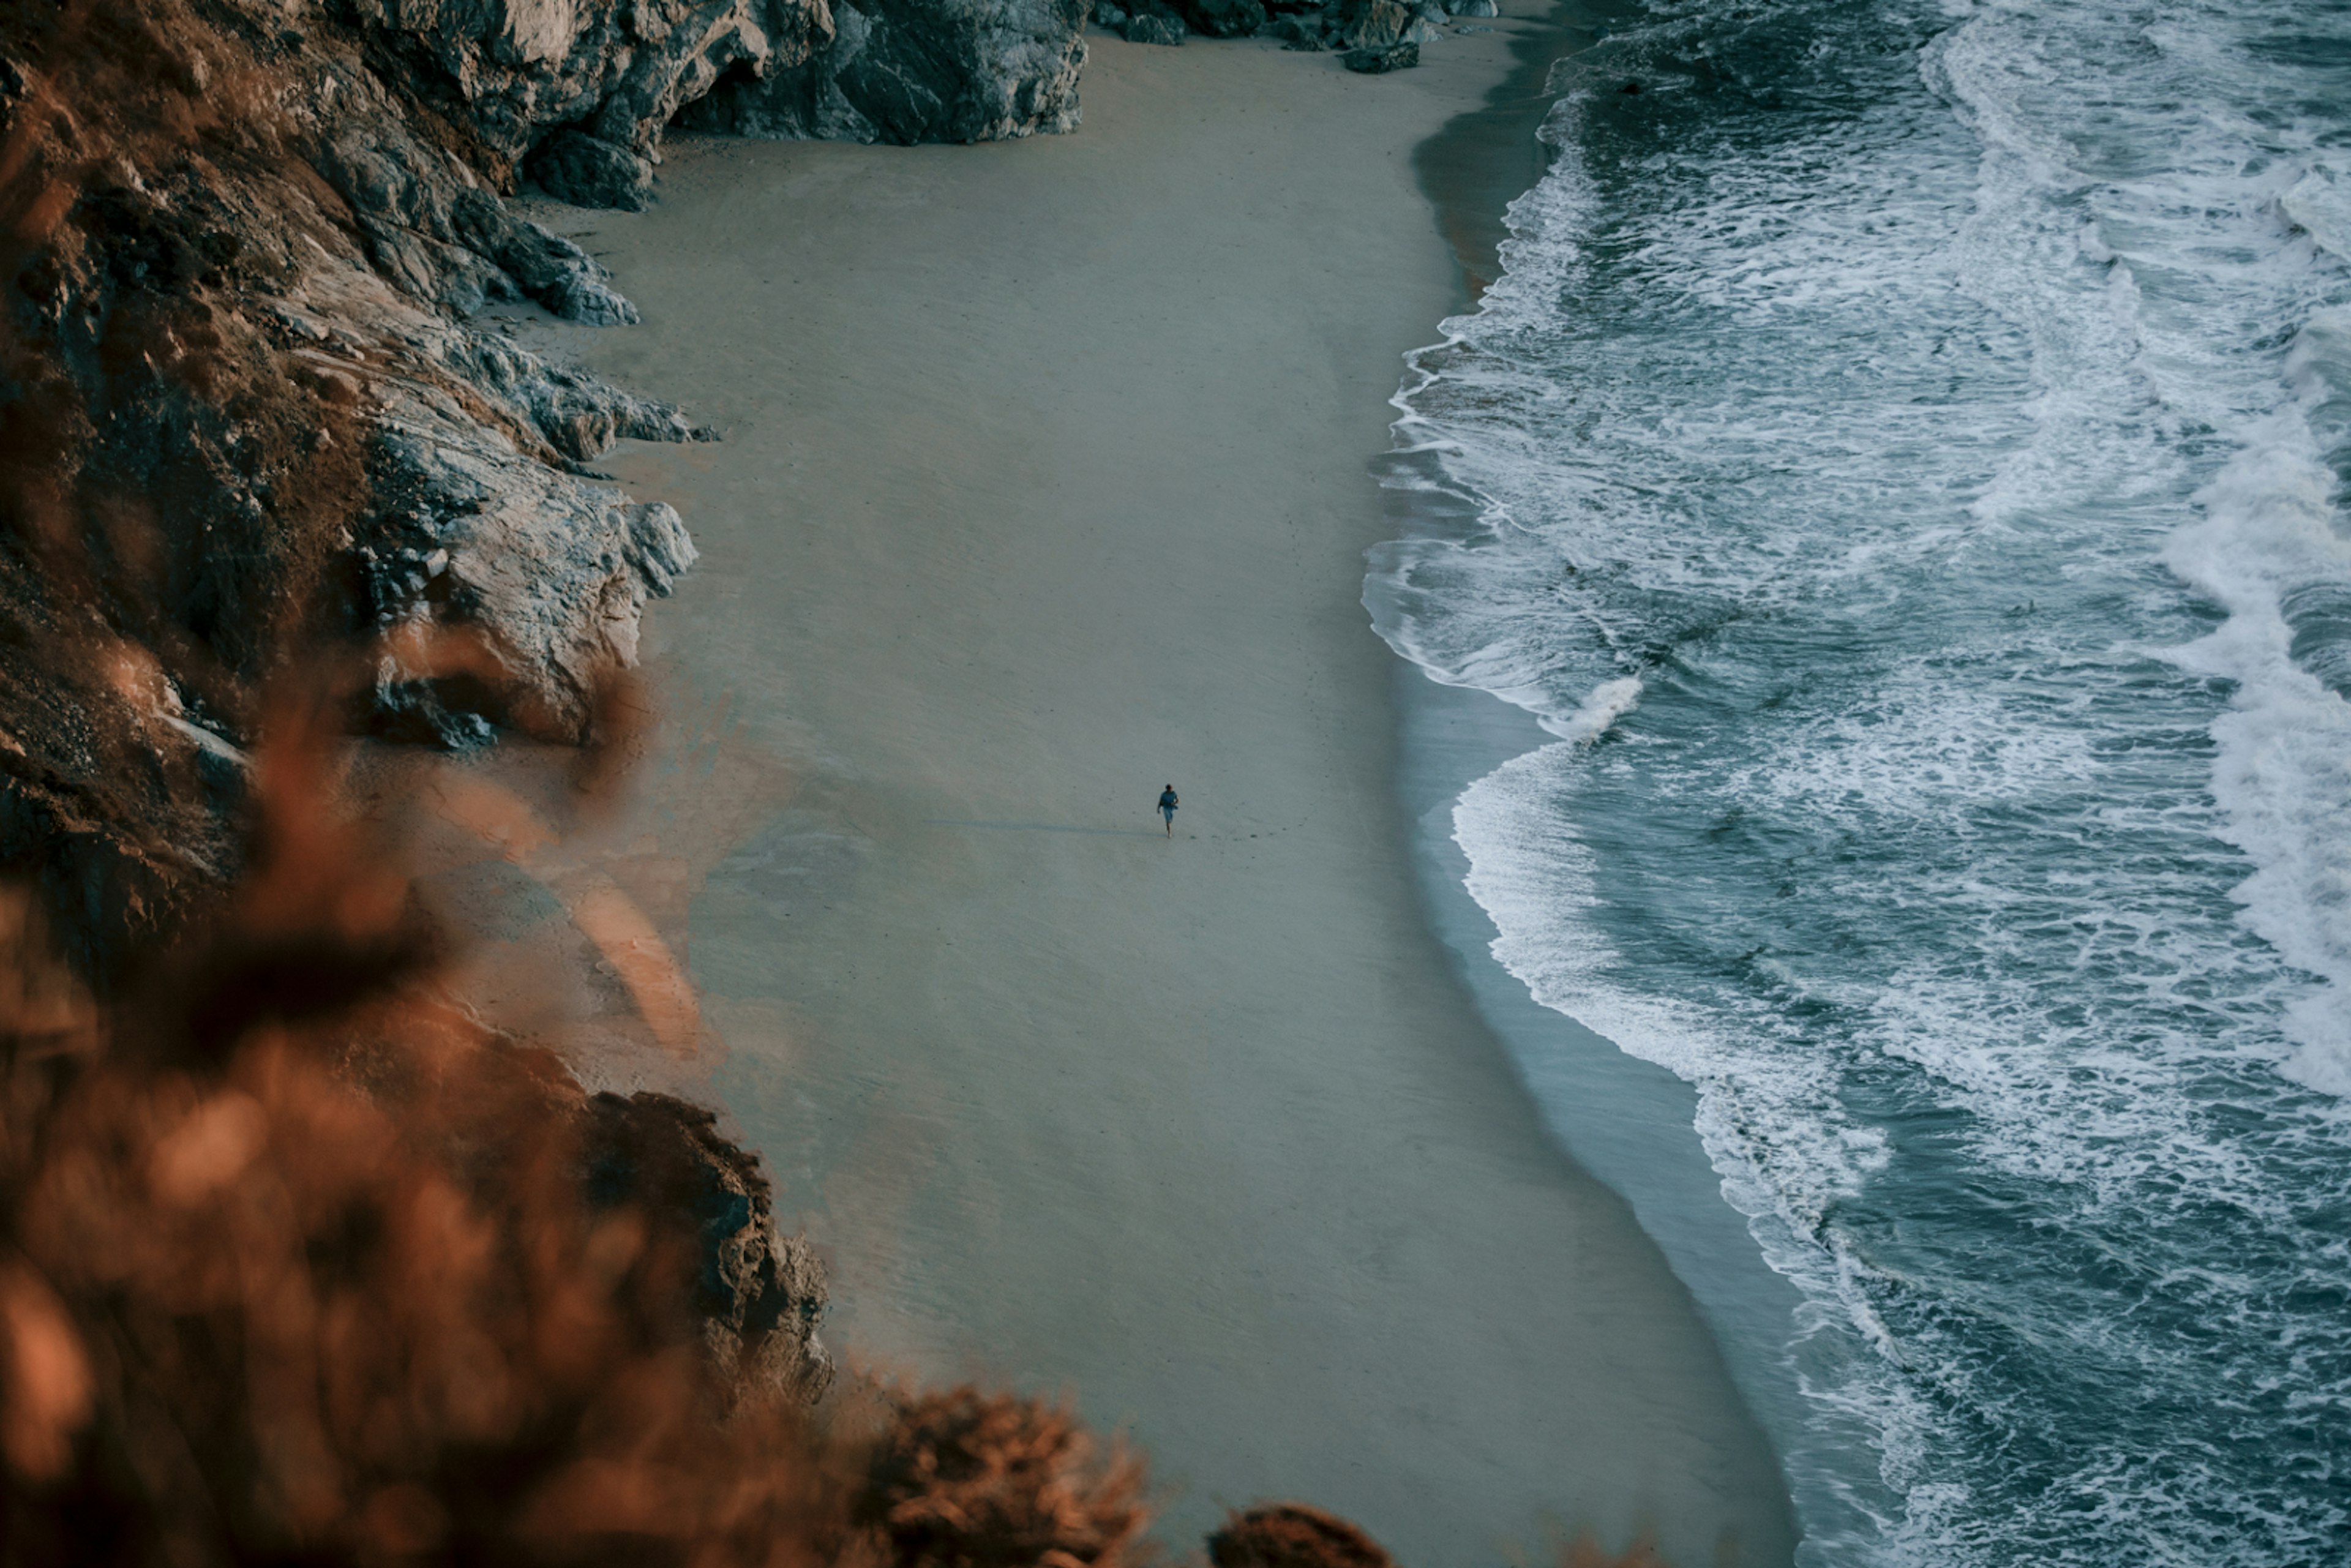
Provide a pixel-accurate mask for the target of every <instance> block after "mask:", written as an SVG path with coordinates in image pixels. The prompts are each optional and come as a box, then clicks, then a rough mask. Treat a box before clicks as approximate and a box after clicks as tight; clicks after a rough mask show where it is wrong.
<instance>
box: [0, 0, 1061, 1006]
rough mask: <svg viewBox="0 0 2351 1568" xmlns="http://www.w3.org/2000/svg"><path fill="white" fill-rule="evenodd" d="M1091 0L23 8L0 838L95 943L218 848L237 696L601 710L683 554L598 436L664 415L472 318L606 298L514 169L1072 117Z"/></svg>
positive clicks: (263, 0) (142, 923) (385, 721)
mask: <svg viewBox="0 0 2351 1568" xmlns="http://www.w3.org/2000/svg"><path fill="white" fill-rule="evenodd" d="M1081 22H1082V16H1081V5H1079V4H1078V0H873V3H872V4H871V5H868V6H866V7H865V8H862V9H859V8H852V7H851V6H850V5H846V4H843V5H839V6H832V5H828V4H827V0H148V3H141V0H68V3H67V4H66V5H62V6H47V5H43V6H24V7H16V8H13V9H12V10H11V11H10V13H9V14H8V16H6V17H5V19H0V218H5V240H0V256H5V271H6V275H7V278H8V289H7V298H6V303H5V312H0V387H5V392H4V393H0V452H5V464H0V637H5V640H6V642H7V644H8V646H9V649H10V653H9V655H8V657H7V658H6V659H5V661H0V862H5V863H6V864H8V865H12V866H14V867H15V868H16V869H17V870H18V871H20V872H29V873H32V874H33V875H35V876H36V877H37V880H39V881H40V882H41V883H43V884H44V886H45V888H46V890H47V893H48V894H49V902H50V904H51V905H52V907H53V908H54V909H56V910H57V911H58V912H59V914H60V915H61V925H63V927H64V929H65V930H66V932H67V933H68V939H69V940H70V941H71V942H72V943H73V945H74V946H75V947H76V948H77V951H78V953H79V955H80V956H81V957H82V958H83V960H84V961H85V962H87V963H90V964H93V965H98V966H99V967H102V966H103V959H104V956H105V950H106V949H107V948H108V947H109V946H111V945H114V944H116V943H118V942H119V940H120V937H121V936H123V934H124V933H126V932H129V931H136V930H139V929H141V928H146V927H152V926H154V925H159V924H168V923H169V921H170V920H171V919H172V917H173V912H174V910H175V909H176V908H178V907H179V906H180V904H183V902H184V900H185V898H186V897H187V896H188V895H189V893H190V890H191V889H192V888H196V887H201V886H204V885H208V884H210V883H215V882H217V881H218V880H219V879H220V878H221V877H222V876H223V875H224V874H225V873H226V872H227V871H228V870H229V869H230V862H231V861H232V860H233V858H234V853H235V851H234V847H233V846H234V845H235V842H236V838H235V833H234V831H232V828H233V823H232V822H231V821H230V819H231V818H232V817H233V815H234V813H235V810H236V802H237V801H238V800H239V799H240V796H241V793H242V780H243V779H244V776H245V774H246V770H247V768H248V764H247V762H246V752H247V750H248V749H249V748H250V747H251V746H252V745H253V744H254V742H255V741H256V738H257V733H256V725H257V722H258V718H257V714H258V709H257V706H256V704H257V700H258V694H259V693H260V692H261V691H262V690H263V689H264V688H265V687H266V685H268V684H269V683H270V682H271V681H272V680H273V679H274V678H276V677H277V676H279V675H282V674H284V673H285V672H286V671H287V668H288V667H289V666H292V665H298V664H310V663H315V662H316V661H318V660H319V659H320V658H321V657H331V656H334V655H332V654H330V653H327V652H325V651H327V650H331V649H335V648H347V649H352V650H358V649H360V648H367V649H371V650H372V651H371V652H370V653H368V654H367V657H368V659H369V660H370V661H371V664H370V668H369V670H368V672H367V679H366V680H365V681H364V682H363V683H361V684H362V685H364V686H365V687H366V695H365V696H364V700H363V701H362V702H361V704H360V708H361V712H360V717H361V718H363V719H364V720H366V721H367V722H370V723H371V724H373V725H374V726H375V727H378V728H381V729H383V730H386V731H388V732H390V733H392V734H394V735H398V736H402V737H411V738H416V739H423V740H429V741H434V742H437V743H440V744H446V745H464V744H470V743H474V742H478V741H481V740H484V739H486V738H488V737H491V736H492V735H494V734H495V733H496V731H497V729H499V728H500V727H521V728H525V729H528V730H530V731H532V732H533V733H537V734H540V735H544V736H548V737H553V738H564V739H580V738H583V737H585V736H586V734H587V733H588V731H589V730H590V728H591V727H592V725H593V712H592V706H593V705H592V693H593V691H594V690H595V689H596V685H597V682H596V675H597V674H598V672H600V671H601V670H605V669H607V668H610V667H611V666H614V665H621V666H625V665H628V664H632V663H633V662H634V659H635V654H636V643H637V627H638V621H639V617H640V614H641V613H642V611H643V605H644V602H645V601H646V599H647V598H648V596H651V595H657V594H660V593H663V592H665V591H667V589H668V587H669V585H670V582H671V580H672V579H673V578H674V576H675V575H676V574H677V573H678V572H680V571H682V570H684V569H685V568H686V567H688V566H689V565H690V564H691V563H692V562H693V559H694V555H695V551H694V546H693V543H692V541H691V539H690V538H688V536H687V534H686V531H685V528H684V525H683V522H682V520H681V519H680V518H679V517H678V516H677V514H676V513H675V512H674V511H672V510H671V509H670V508H668V507H664V506H659V505H641V504H637V503H634V502H632V501H631V500H630V498H629V497H626V496H624V495H622V493H621V492H620V491H619V490H617V489H616V488H615V487H613V486H611V484H610V483H609V482H607V481H605V480H604V479H602V478H601V476H598V475H597V474H596V473H595V472H594V471H593V469H592V468H591V467H590V465H591V464H592V463H593V462H594V460H595V459H596V457H597V456H598V455H600V454H601V453H602V452H603V451H604V450H605V449H606V448H608V447H609V446H610V445H611V443H612V442H613V441H614V440H615V439H617V438H620V437H622V436H628V437H635V438H639V439H649V440H676V441H686V440H695V439H701V438H702V435H703V433H701V432H698V431H696V430H695V428H694V426H693V425H692V423H690V421H689V420H688V419H687V418H686V416H685V415H684V414H683V413H681V412H680V411H678V410H675V409H672V408H668V407H665V406H663V405H660V404H657V403H653V402H648V401H646V400H643V399H641V398H637V397H634V396H632V395H630V394H628V393H626V392H622V391H620V390H618V389H616V388H612V387H610V386H606V385H603V384H601V382H596V381H594V380H593V379H591V378H589V377H586V376H582V375H580V374H578V373H576V372H573V371H569V370H567V369H565V368H563V367H560V366H557V365H552V364H549V363H548V362H546V361H543V360H541V359H539V358H538V357H537V356H534V355H533V354H531V353H528V352H527V351H525V350H522V349H520V348H518V347H517V346H516V345H514V344H513V343H511V342H510V341H508V340H506V339H505V338H504V337H502V336H501V335H499V334H498V333H497V332H496V331H494V330H491V329H487V328H486V326H485V325H484V324H483V323H481V322H479V321H478V320H475V319H472V318H473V315H474V313H475V312H476V311H478V310H480V308H482V307H483V306H484V305H485V304H486V303H488V302H491V301H496V300H529V301H533V302H536V303H537V304H538V305H540V306H543V307H545V308H547V309H549V310H550V311H552V312H554V313H556V314H557V315H559V316H561V317H564V318H566V319H571V320H576V321H581V322H588V323H593V324H598V325H604V326H614V327H619V326H625V325H627V324H629V323H630V322H632V321H633V320H634V319H635V311H634V309H633V308H632V307H631V306H630V304H629V302H628V301H627V300H626V299H625V298H623V297H622V295H621V294H619V293H618V292H617V291H616V290H615V289H614V287H613V286H612V280H611V278H610V277H607V276H606V274H605V273H604V271H603V269H602V268H601V267H598V266H597V265H596V263H595V262H594V261H593V260H592V259H591V258H590V257H589V256H587V255H585V254H584V253H583V252H581V251H580V248H579V247H578V246H575V245H573V244H572V243H571V242H570V241H569V240H567V239H565V238H563V237H561V236H560V235H557V234H554V233H552V232H550V231H549V229H547V228H545V227H543V226H541V225H538V224H535V223H532V222H529V221H528V220H527V219H525V218H523V217H521V216H520V215H518V214H517V213H516V212H515V211H514V210H513V209H512V207H511V206H510V205H509V204H508V203H507V200H506V197H507V196H508V195H510V194H512V193H515V192H516V190H517V188H518V187H519V186H520V185H522V184H524V183H536V184H537V185H538V186H539V187H541V188H543V189H544V190H546V191H547V192H549V193H551V194H554V195H556V196H558V197H560V198H562V199H564V200H567V201H570V202H573V203H578V204H605V205H619V206H635V205H641V204H643V202H644V201H645V200H646V199H647V198H648V194H649V193H650V191H651V188H652V183H653V169H654V167H655V165H656V164H657V163H658V162H659V159H660V156H661V147H660V143H661V138H662V134H663V131H664V127H666V126H667V125H669V124H670V123H671V122H672V121H673V120H677V119H678V118H680V116H681V113H682V112H683V113H684V117H685V118H686V119H688V120H693V122H695V123H696V124H701V125H705V126H708V127H712V128H718V129H726V130H733V131H741V132H745V133H749V134H758V135H769V136H832V137H852V138H856V139H861V140H877V139H879V140H888V141H926V140H958V141H970V140H977V139H982V138H990V137H1004V136H1020V135H1026V134H1029V133H1030V132H1032V131H1061V130H1067V129H1069V128H1070V127H1071V126H1073V125H1074V124H1075V123H1076V120H1077V93H1076V78H1077V72H1078V68H1079V65H1080V64H1081V61H1082V59H1083V57H1084V45H1083V43H1082V41H1081V37H1080V30H1081Z"/></svg>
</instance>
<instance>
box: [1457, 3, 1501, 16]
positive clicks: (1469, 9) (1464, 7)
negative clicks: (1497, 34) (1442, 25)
mask: <svg viewBox="0 0 2351 1568" xmlns="http://www.w3.org/2000/svg"><path fill="white" fill-rule="evenodd" d="M1445 14H1446V15H1447V16H1499V15H1500V13H1499V11H1497V10H1496V9H1495V6H1494V0H1445Z"/></svg>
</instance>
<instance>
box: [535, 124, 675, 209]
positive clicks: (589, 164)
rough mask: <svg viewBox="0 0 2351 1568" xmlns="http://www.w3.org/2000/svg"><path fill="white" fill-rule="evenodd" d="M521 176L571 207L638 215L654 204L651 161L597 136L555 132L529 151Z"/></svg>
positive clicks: (576, 132) (574, 132) (573, 132)
mask: <svg viewBox="0 0 2351 1568" xmlns="http://www.w3.org/2000/svg"><path fill="white" fill-rule="evenodd" d="M523 172H525V173H527V174H528V175H529V176H530V177H531V178H532V179H533V180H536V181H537V182H538V186H539V189H541V190H543V191H545V192H546V193H548V194H549V195H550V196H553V197H554V198H555V199H556V200H558V201H559V202H569V203H570V204H572V205H574V206H579V207H619V208H622V209H623V210H625V211H627V212H632V213H641V212H643V211H644V210H645V208H646V207H648V206H650V205H651V204H653V163H652V162H651V161H650V160H648V159H644V158H641V157H639V156H638V155H637V154H635V153H634V152H630V151H629V150H628V149H627V148H625V147H622V146H621V145H620V144H618V143H617V142H611V141H605V140H604V139H603V138H602V137H601V136H590V135H587V134H586V133H584V132H581V131H557V132H556V133H555V134H554V135H552V136H550V137H549V138H548V139H547V140H546V141H542V142H540V143H539V144H538V146H537V147H534V148H532V149H531V152H530V158H529V161H528V162H526V163H525V164H524V165H523Z"/></svg>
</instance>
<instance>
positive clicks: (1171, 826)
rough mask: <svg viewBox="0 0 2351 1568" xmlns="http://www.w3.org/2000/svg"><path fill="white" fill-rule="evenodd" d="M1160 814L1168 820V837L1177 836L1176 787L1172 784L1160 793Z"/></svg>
mask: <svg viewBox="0 0 2351 1568" xmlns="http://www.w3.org/2000/svg"><path fill="white" fill-rule="evenodd" d="M1159 814H1160V815H1161V816H1163V817H1165V818H1166V819H1167V836H1168V837H1169V838H1171V839H1172V838H1174V837H1175V785H1173V784H1170V785H1169V786H1167V788H1165V789H1162V790H1161V791H1159Z"/></svg>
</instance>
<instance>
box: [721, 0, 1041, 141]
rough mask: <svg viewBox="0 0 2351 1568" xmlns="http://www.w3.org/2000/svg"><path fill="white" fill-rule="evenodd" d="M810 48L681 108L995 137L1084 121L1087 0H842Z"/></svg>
mask: <svg viewBox="0 0 2351 1568" xmlns="http://www.w3.org/2000/svg"><path fill="white" fill-rule="evenodd" d="M1085 19H1086V0H866V3H865V5H862V6H859V5H850V4H848V0H840V3H838V4H835V5H833V6H832V9H831V29H832V32H831V37H830V39H829V40H828V41H827V42H826V43H825V45H824V46H823V47H820V48H818V49H816V50H815V51H814V52H813V53H812V54H810V55H809V56H807V57H805V58H804V59H803V60H799V61H785V60H778V61H777V62H774V63H772V64H771V65H769V66H768V67H766V68H753V67H750V66H747V65H746V66H741V67H737V68H735V69H734V70H732V71H731V72H730V73H728V74H727V75H726V77H723V78H721V79H720V80H719V81H718V83H717V84H716V87H715V88H714V89H712V90H711V91H710V92H709V93H708V95H707V96H705V97H702V98H700V99H698V100H697V101H695V103H694V104H692V105H691V106H690V107H689V108H688V109H687V110H685V111H684V114H682V115H681V116H679V123H680V124H681V125H683V126H685V127H688V128H691V129H695V130H699V131H716V132H721V133H726V134H731V135H737V136H763V137H778V138H783V139H787V140H799V139H819V140H826V141H889V142H896V143H900V144H908V143H913V142H917V141H996V140H999V139H1002V138H1007V137H1018V136H1029V135H1033V134H1035V133H1036V132H1038V131H1071V130H1075V129H1076V127H1077V124H1078V71H1079V69H1080V68H1081V67H1082V66H1083V65H1084V64H1085V58H1086V46H1085V39H1084V37H1083V36H1082V35H1083V31H1084V25H1085Z"/></svg>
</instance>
